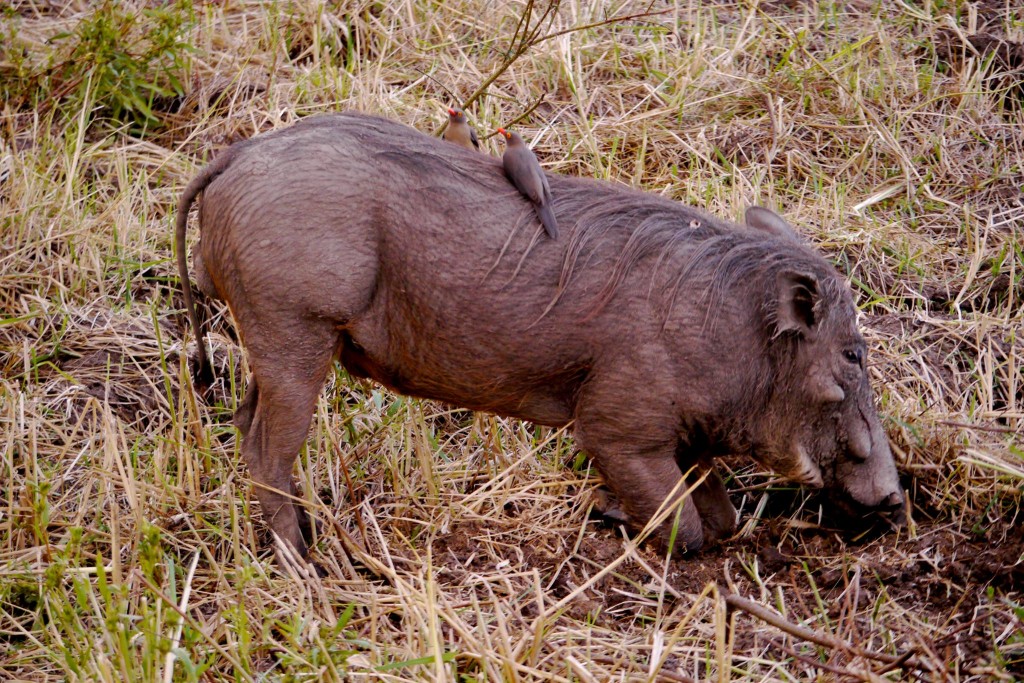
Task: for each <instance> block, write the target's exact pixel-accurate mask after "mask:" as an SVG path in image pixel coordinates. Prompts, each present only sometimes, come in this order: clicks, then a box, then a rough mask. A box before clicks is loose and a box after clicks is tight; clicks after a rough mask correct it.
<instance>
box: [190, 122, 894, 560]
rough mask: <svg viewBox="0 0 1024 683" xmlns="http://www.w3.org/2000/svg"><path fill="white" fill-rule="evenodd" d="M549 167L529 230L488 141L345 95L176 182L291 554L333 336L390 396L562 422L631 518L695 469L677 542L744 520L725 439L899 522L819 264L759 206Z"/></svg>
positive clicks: (844, 307)
mask: <svg viewBox="0 0 1024 683" xmlns="http://www.w3.org/2000/svg"><path fill="white" fill-rule="evenodd" d="M549 181H550V184H551V188H552V191H553V195H554V197H555V200H554V204H553V206H554V210H555V213H556V214H557V217H558V221H559V223H561V225H562V226H564V228H565V229H566V232H565V233H564V234H563V239H562V240H560V241H558V242H555V241H552V240H547V239H538V237H539V234H540V233H539V230H540V229H541V228H540V226H538V225H537V224H536V222H535V221H534V220H533V219H532V213H533V207H532V205H531V204H530V202H529V201H528V200H526V199H524V198H523V197H522V196H521V195H520V194H519V192H517V191H516V190H515V188H513V187H511V185H509V183H508V182H507V180H506V179H505V176H504V174H503V172H502V166H501V162H500V161H498V160H496V159H493V158H491V157H488V156H485V155H482V154H477V153H473V152H471V151H469V150H466V149H463V148H461V147H458V146H456V145H450V144H447V143H444V142H443V141H440V140H437V139H435V138H432V137H429V136H426V135H423V134H421V133H419V132H417V131H415V130H412V129H410V128H408V127H406V126H403V125H401V124H398V123H395V122H392V121H387V120H384V119H380V118H375V117H370V116H365V115H360V114H354V113H350V114H339V115H330V116H322V117H314V118H311V119H307V120H305V121H303V122H301V123H299V124H297V125H295V126H293V127H291V128H288V129H286V130H282V131H278V132H274V133H270V134H266V135H261V136H258V137H256V138H254V139H252V140H250V141H247V142H245V143H240V144H237V145H235V146H233V147H231V148H230V149H229V150H227V151H226V152H225V153H223V154H221V155H220V156H219V157H218V158H217V159H216V160H215V161H214V162H213V163H212V164H211V165H210V166H208V167H207V168H206V169H204V170H203V171H202V172H201V173H200V174H199V176H198V177H197V178H196V179H195V180H193V182H192V183H191V184H190V185H189V186H188V188H187V189H186V190H185V193H184V195H183V197H182V199H181V202H180V204H179V216H178V224H177V233H176V244H177V249H178V254H179V267H180V268H181V270H182V273H181V275H182V282H183V284H184V285H186V287H185V289H186V296H187V298H186V301H187V303H188V306H189V308H190V313H192V310H191V309H192V303H191V292H190V291H189V290H188V287H187V284H188V278H187V273H186V272H185V267H186V266H185V259H184V253H185V248H184V239H185V224H186V220H187V216H188V209H189V206H190V205H191V203H192V201H193V200H194V199H195V197H196V196H197V195H198V194H199V193H200V192H204V197H203V200H202V202H201V205H200V211H199V219H200V225H201V235H202V239H201V241H200V245H199V260H198V262H197V269H198V271H199V272H198V273H197V280H198V282H199V283H200V286H201V287H202V288H203V290H204V291H207V292H209V293H211V294H214V295H216V296H218V297H220V298H222V299H224V300H225V301H227V303H228V305H229V306H230V308H231V311H232V314H233V316H234V318H235V321H236V323H237V325H238V328H239V332H240V333H241V337H242V340H243V343H244V345H245V347H246V349H247V351H248V355H249V361H250V364H251V367H252V371H253V376H252V378H251V379H250V382H249V386H248V390H247V391H246V395H245V398H244V399H243V401H242V404H241V407H240V408H239V410H238V412H237V413H236V416H235V421H236V424H237V425H238V427H239V429H240V431H241V433H242V435H243V442H242V451H243V455H244V457H245V460H246V463H247V464H248V467H249V472H250V474H251V476H252V479H253V480H254V482H255V493H256V495H257V497H258V498H259V500H260V503H261V505H262V508H263V511H264V515H265V516H266V518H267V519H268V520H269V523H270V525H271V527H272V528H273V530H274V531H275V532H276V533H277V534H278V535H279V536H280V537H281V538H282V539H284V540H285V541H287V542H289V543H291V544H292V546H294V548H295V549H296V550H298V551H299V552H300V553H302V554H305V552H306V543H305V540H304V538H303V534H302V533H301V530H300V518H302V517H304V516H300V514H299V509H298V507H297V506H296V505H295V504H293V502H292V500H291V499H289V498H288V497H287V495H292V496H294V495H296V491H295V489H294V486H293V483H292V479H291V473H292V466H293V463H294V460H295V456H296V453H297V452H298V450H299V448H300V446H301V445H302V443H303V441H304V440H305V438H306V433H307V430H308V427H309V422H310V418H311V415H312V413H313V409H314V406H315V403H316V400H317V397H318V395H319V393H320V390H321V386H322V384H323V381H324V378H325V376H326V374H327V372H328V370H329V369H330V366H331V363H332V362H333V361H334V360H335V359H339V360H340V362H341V363H342V364H343V365H344V366H345V367H346V368H347V370H348V371H349V372H350V373H351V374H353V375H357V376H363V377H370V378H372V379H374V380H376V381H378V382H380V383H381V384H383V385H385V386H387V387H390V388H392V389H394V390H396V391H399V392H402V393H405V394H410V395H414V396H421V397H427V398H432V399H438V400H441V401H446V402H448V403H451V404H454V405H457V406H462V407H466V408H471V409H474V410H483V411H489V412H493V413H497V414H499V415H506V416H511V417H516V418H520V419H524V420H530V421H532V422H535V423H538V424H543V425H550V426H552V427H560V426H563V425H566V424H568V423H570V422H572V423H573V425H572V429H573V432H574V435H575V438H576V440H577V443H578V444H579V446H580V447H581V448H582V449H584V450H585V451H586V452H587V453H588V454H589V456H590V457H591V459H592V461H593V462H594V463H595V464H596V466H597V468H598V470H599V471H600V472H601V474H602V476H603V478H604V479H605V481H606V482H607V484H608V486H609V487H610V488H611V489H612V491H613V493H614V494H615V495H616V497H617V498H618V500H619V501H620V503H621V505H622V509H623V512H624V513H625V515H626V516H627V517H628V520H629V521H630V522H631V524H632V525H633V526H634V527H635V528H640V527H642V526H643V525H644V523H645V522H646V521H647V520H649V519H650V518H651V516H652V514H654V512H655V511H656V510H657V508H658V507H659V505H661V504H662V502H663V501H664V500H665V499H666V498H667V497H668V496H669V495H670V494H671V492H672V490H673V488H674V487H675V485H676V483H677V482H678V481H679V479H680V478H681V476H682V473H683V472H684V471H687V470H689V469H690V468H691V467H694V468H696V469H695V472H696V473H702V472H707V473H708V477H707V479H706V480H705V481H704V482H703V484H701V485H700V486H699V487H698V488H697V489H696V490H695V491H694V494H693V495H692V497H690V498H687V499H686V500H684V501H683V503H682V505H681V509H680V512H679V517H678V520H679V527H678V535H677V536H676V543H677V548H676V549H677V550H684V551H693V550H696V549H697V548H699V547H700V546H701V544H702V543H704V542H705V540H714V539H719V538H722V537H725V536H728V535H730V534H731V533H733V531H734V530H735V519H736V511H735V510H734V509H733V506H732V504H731V503H730V502H729V499H728V496H727V495H726V490H725V487H724V486H723V483H722V480H721V479H720V478H719V476H718V475H717V474H716V473H715V471H714V466H713V464H712V463H713V458H714V457H715V456H719V455H724V454H747V455H750V456H751V457H753V458H754V459H755V460H757V461H759V462H760V463H762V464H763V465H765V466H767V467H769V468H771V469H772V470H774V471H775V472H777V473H779V474H781V475H784V476H787V477H791V478H793V479H794V480H796V481H798V482H801V483H803V484H806V485H808V486H812V487H827V488H829V489H831V490H832V491H833V492H834V495H832V496H830V500H834V501H835V502H836V504H837V506H839V507H841V508H844V509H847V510H849V511H851V512H854V513H861V514H862V513H865V512H868V511H871V512H881V513H884V514H885V515H886V516H888V517H890V518H891V519H892V520H893V521H895V522H896V523H899V522H900V521H901V519H902V510H903V501H904V494H903V490H902V489H901V487H900V483H899V480H898V477H897V472H896V468H895V466H894V463H893V458H892V454H891V452H890V450H889V445H888V443H887V440H886V437H885V434H884V432H883V431H882V428H881V426H880V424H879V420H878V416H877V414H876V412H875V408H874V405H873V402H872V395H871V389H870V386H869V383H868V377H867V373H866V371H865V363H866V349H865V345H864V340H863V338H862V337H861V335H860V334H859V332H858V331H857V327H856V324H855V319H856V315H855V309H854V304H853V300H852V297H851V294H850V291H849V288H848V286H847V285H846V284H845V283H844V281H843V280H842V279H841V278H840V277H839V275H838V274H837V273H836V271H835V269H834V268H833V267H832V266H831V265H829V264H828V263H827V262H826V261H825V260H824V259H823V258H821V256H819V255H818V254H816V253H815V252H814V251H812V250H811V249H809V248H808V247H807V246H805V245H804V244H803V243H802V242H801V241H800V240H799V239H798V238H797V237H796V235H795V233H793V231H792V230H791V229H790V228H789V226H788V225H787V224H786V223H785V221H783V220H782V219H781V218H780V217H778V216H776V215H775V214H773V213H771V212H770V211H768V210H766V209H752V210H751V211H750V212H749V213H748V217H747V225H746V226H737V225H735V224H732V223H729V222H725V221H721V220H718V219H715V218H712V217H710V216H708V215H706V214H704V213H701V212H699V211H696V210H694V209H692V208H689V207H686V206H682V205H680V204H678V203H676V202H672V201H669V200H666V199H664V198H661V197H658V196H655V195H651V194H645V193H640V192H636V191H633V190H629V189H627V188H623V187H621V186H619V185H615V184H611V183H606V182H599V181H591V180H584V179H579V178H571V177H565V176H559V175H550V176H549ZM191 319H192V320H193V324H195V323H196V322H197V318H196V316H195V315H194V314H193V315H192V316H191ZM199 346H200V347H203V346H204V344H203V343H202V340H200V344H199ZM201 363H203V364H207V363H208V361H207V360H206V358H205V355H203V357H202V358H201ZM691 476H692V477H695V476H696V474H691ZM286 494H287V495H286ZM670 533H671V530H670V528H669V526H668V525H667V524H666V525H663V526H662V527H661V528H660V529H659V530H658V534H657V536H658V539H659V540H660V541H661V543H662V544H667V543H668V542H669V538H670Z"/></svg>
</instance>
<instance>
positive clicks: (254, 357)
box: [235, 320, 337, 557]
mask: <svg viewBox="0 0 1024 683" xmlns="http://www.w3.org/2000/svg"><path fill="white" fill-rule="evenodd" d="M336 336H337V333H336V332H335V331H334V330H333V328H332V327H331V326H330V325H328V324H324V323H322V322H310V321H308V320H305V321H301V320H300V321H294V326H293V327H291V328H290V330H289V331H288V333H285V334H282V335H281V336H278V335H275V334H272V333H271V334H264V335H263V336H262V337H261V339H260V342H257V343H256V344H254V345H252V346H251V347H250V348H249V357H250V362H251V365H252V368H253V378H252V381H251V382H250V384H249V390H247V392H246V396H245V398H244V399H243V401H242V405H241V406H240V407H239V410H238V412H237V413H236V416H235V421H236V424H237V425H238V427H239V429H240V430H241V431H242V432H243V434H244V438H243V440H242V455H243V457H244V458H245V462H246V465H247V466H248V468H249V475H250V476H251V477H252V480H253V492H254V493H255V494H256V497H257V499H258V500H259V501H260V506H261V507H262V509H263V517H264V519H265V520H266V521H267V523H268V524H269V525H270V528H271V529H272V530H273V531H274V532H275V533H276V534H277V535H278V536H279V537H280V538H281V539H282V540H283V541H285V542H287V543H290V544H291V545H292V547H293V548H294V549H295V550H296V551H297V552H298V554H299V555H300V556H302V557H305V556H306V553H307V546H306V540H305V538H304V537H303V529H305V530H306V531H307V532H308V531H309V528H310V527H309V520H308V516H307V515H306V514H305V513H304V512H303V511H302V510H301V509H300V508H301V506H300V505H299V504H298V503H297V501H295V500H294V498H295V497H296V494H297V491H296V489H295V485H294V484H293V482H292V468H293V465H294V463H295V456H296V455H297V454H298V451H299V449H300V448H301V447H302V444H303V442H304V441H305V440H306V434H307V432H308V431H309V423H310V420H311V419H312V416H313V409H314V408H315V406H316V400H317V397H318V396H319V394H320V388H321V387H322V386H323V382H324V378H325V377H326V375H327V370H328V369H329V367H330V363H331V359H332V357H333V352H334V347H335V343H336ZM275 339H280V340H287V341H289V342H290V344H289V345H288V346H287V347H282V348H277V349H270V348H267V347H266V346H265V345H264V344H263V343H261V342H263V341H265V340H275ZM255 387H258V388H255ZM253 403H255V406H253V405H252V404H253Z"/></svg>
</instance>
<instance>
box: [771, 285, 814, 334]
mask: <svg viewBox="0 0 1024 683" xmlns="http://www.w3.org/2000/svg"><path fill="white" fill-rule="evenodd" d="M776 285H777V296H778V299H777V300H776V306H775V328H776V329H775V333H776V334H782V333H783V332H796V333H797V334H799V335H801V336H803V337H811V336H813V335H814V330H815V325H816V324H817V320H816V314H815V308H816V306H817V303H818V278H816V277H814V275H812V274H810V273H799V272H794V271H791V270H784V271H782V272H781V273H779V274H778V275H777V276H776Z"/></svg>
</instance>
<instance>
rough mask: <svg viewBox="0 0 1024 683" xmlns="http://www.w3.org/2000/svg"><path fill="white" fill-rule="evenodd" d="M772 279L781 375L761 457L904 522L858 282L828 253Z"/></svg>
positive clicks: (771, 347)
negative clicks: (846, 277)
mask: <svg viewBox="0 0 1024 683" xmlns="http://www.w3.org/2000/svg"><path fill="white" fill-rule="evenodd" d="M772 216H774V214H772ZM759 218H769V217H768V216H761V217H759ZM775 218H778V217H777V216H775ZM750 220H751V216H750V214H748V223H750ZM778 220H779V221H781V220H782V219H781V218H778ZM783 223H784V222H783ZM775 227H776V228H778V229H782V228H781V226H775ZM794 239H795V238H794ZM794 248H795V249H796V250H800V251H803V247H800V246H795V247H794ZM801 261H802V263H801ZM764 284H765V287H764V289H765V290H766V291H765V292H764V303H763V307H764V320H765V321H766V327H767V329H766V330H765V331H764V332H765V339H764V342H765V344H766V347H767V349H768V353H769V356H770V357H771V364H772V367H773V370H774V372H773V375H774V376H773V377H771V378H770V379H771V382H770V386H767V388H766V395H767V399H766V404H765V411H764V413H763V415H764V417H763V418H762V419H761V420H759V421H758V422H759V425H758V429H757V430H756V431H757V432H759V433H757V434H755V438H754V450H753V455H754V458H755V459H757V460H758V461H759V462H761V463H762V464H763V465H765V466H767V467H769V468H771V469H772V470H773V471H775V472H777V473H779V474H782V475H783V476H787V477H789V478H791V479H793V480H795V481H798V482H800V483H802V484H805V485H807V486H811V487H815V488H822V487H824V488H825V489H828V490H829V492H830V494H831V497H832V500H833V501H834V502H835V503H836V505H837V507H838V509H839V511H840V512H843V513H846V514H847V515H849V516H855V517H864V516H865V515H866V514H867V513H878V514H879V515H881V516H882V517H884V518H886V519H888V520H889V521H890V522H892V523H893V524H895V525H901V524H902V523H903V522H904V519H905V507H904V506H905V502H904V492H903V488H902V487H901V486H900V481H899V476H898V474H897V472H896V465H895V463H894V462H893V456H892V452H891V451H890V449H889V442H888V439H887V437H886V435H885V432H884V431H883V430H882V426H881V424H880V422H879V419H878V414H877V412H876V411H875V406H874V401H873V398H872V393H871V385H870V382H869V381H868V373H867V347H866V345H865V343H864V338H863V337H862V336H861V334H860V332H859V331H858V330H857V324H856V320H857V312H856V308H855V307H854V303H853V297H852V296H851V294H850V289H849V286H848V285H847V284H846V283H845V282H844V281H843V280H842V279H841V278H840V277H839V275H838V273H836V271H835V269H834V268H832V267H831V266H830V265H829V264H828V263H826V262H825V261H824V260H822V259H818V258H808V259H799V258H797V259H793V260H792V261H789V260H788V259H787V260H786V262H784V263H782V264H781V265H779V266H778V267H775V268H773V269H772V271H771V273H770V275H769V277H768V280H767V282H765V283H764Z"/></svg>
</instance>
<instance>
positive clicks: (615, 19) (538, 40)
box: [462, 3, 673, 125]
mask: <svg viewBox="0 0 1024 683" xmlns="http://www.w3.org/2000/svg"><path fill="white" fill-rule="evenodd" d="M530 6H532V3H530V5H529V6H528V8H529V7H530ZM671 11H673V10H672V9H664V10H658V11H657V12H650V11H648V12H640V13H638V14H627V15H624V16H619V15H616V16H614V17H612V18H610V19H605V20H603V21H595V22H594V23H592V24H583V25H582V26H573V27H572V28H567V29H563V30H561V31H555V32H554V33H548V34H545V35H543V36H540V37H539V38H538V37H536V34H534V36H533V37H532V38H531V40H530V42H529V43H528V44H525V45H520V48H519V49H517V50H516V51H515V52H514V53H513V54H512V55H511V56H509V57H506V58H505V60H504V61H502V63H501V65H500V66H499V67H498V68H497V69H495V70H494V72H493V73H492V74H491V75H490V76H488V77H487V78H486V79H484V82H483V83H482V84H481V85H480V87H479V88H477V89H476V91H475V92H474V93H473V94H472V95H470V96H469V98H468V99H467V100H466V101H465V102H463V104H462V108H463V109H468V108H469V106H470V105H472V104H473V103H474V102H476V101H477V100H478V99H480V98H481V97H483V95H484V93H486V92H487V88H489V87H490V85H491V83H493V82H494V81H496V80H497V79H498V77H499V76H501V75H502V74H503V73H505V71H507V70H508V68H509V67H510V66H512V64H513V63H514V62H515V61H516V60H517V59H519V57H521V56H523V55H524V54H525V53H526V51H527V50H529V49H530V48H531V47H534V46H535V45H539V44H540V43H543V42H544V41H545V40H550V39H551V38H557V37H558V36H564V35H566V34H567V33H575V32H576V31H585V30H587V29H589V28H597V27H599V26H607V25H608V24H615V23H619V22H622V21H630V20H631V19H642V18H644V17H655V16H658V15H659V14H667V13H669V12H671ZM524 15H525V12H524ZM543 18H544V17H543V16H542V17H541V21H540V22H538V27H539V26H540V23H541V22H542V21H543ZM520 19H522V17H520ZM518 33H519V27H518V26H517V27H516V34H515V35H513V40H514V39H515V38H517V37H518ZM510 125H511V124H510Z"/></svg>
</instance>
